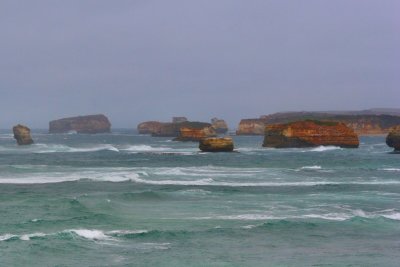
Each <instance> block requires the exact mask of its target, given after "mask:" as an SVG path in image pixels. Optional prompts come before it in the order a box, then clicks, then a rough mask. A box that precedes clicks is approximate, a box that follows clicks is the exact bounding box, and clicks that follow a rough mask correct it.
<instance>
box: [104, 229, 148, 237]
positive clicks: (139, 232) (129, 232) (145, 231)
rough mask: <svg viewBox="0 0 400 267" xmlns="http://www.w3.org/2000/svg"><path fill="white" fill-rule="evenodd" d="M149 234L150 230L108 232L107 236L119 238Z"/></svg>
mask: <svg viewBox="0 0 400 267" xmlns="http://www.w3.org/2000/svg"><path fill="white" fill-rule="evenodd" d="M148 232H149V231H148V230H113V231H110V232H107V234H111V235H117V236H119V235H132V234H145V233H148Z"/></svg>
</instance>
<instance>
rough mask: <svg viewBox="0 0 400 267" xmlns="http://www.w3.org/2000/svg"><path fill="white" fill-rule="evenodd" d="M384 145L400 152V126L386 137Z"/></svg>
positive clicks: (394, 128)
mask: <svg viewBox="0 0 400 267" xmlns="http://www.w3.org/2000/svg"><path fill="white" fill-rule="evenodd" d="M386 144H387V145H388V146H390V147H393V148H394V150H395V151H399V152H400V125H397V126H395V127H393V128H392V129H391V130H390V131H389V134H388V135H387V137H386Z"/></svg>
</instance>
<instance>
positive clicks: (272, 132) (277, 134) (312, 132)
mask: <svg viewBox="0 0 400 267" xmlns="http://www.w3.org/2000/svg"><path fill="white" fill-rule="evenodd" d="M263 146H264V147H274V148H288V147H314V146H340V147H344V148H357V147H358V146H359V140H358V136H357V134H356V133H355V132H354V130H353V129H351V128H349V127H348V126H346V124H344V123H341V122H333V121H316V120H305V121H297V122H292V123H286V124H272V125H267V126H266V127H265V137H264V143H263Z"/></svg>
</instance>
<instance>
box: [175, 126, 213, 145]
mask: <svg viewBox="0 0 400 267" xmlns="http://www.w3.org/2000/svg"><path fill="white" fill-rule="evenodd" d="M215 136H217V133H216V132H215V129H214V128H213V127H212V126H211V124H210V123H205V122H190V123H189V122H186V123H182V124H181V125H180V128H179V135H178V136H177V137H176V138H175V139H174V141H200V140H201V139H204V138H208V137H215Z"/></svg>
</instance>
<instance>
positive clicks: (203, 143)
mask: <svg viewBox="0 0 400 267" xmlns="http://www.w3.org/2000/svg"><path fill="white" fill-rule="evenodd" d="M199 148H200V150H201V151H203V152H232V151H233V148H234V145H233V140H232V138H230V137H220V138H218V137H213V138H204V139H201V140H200V141H199Z"/></svg>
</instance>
